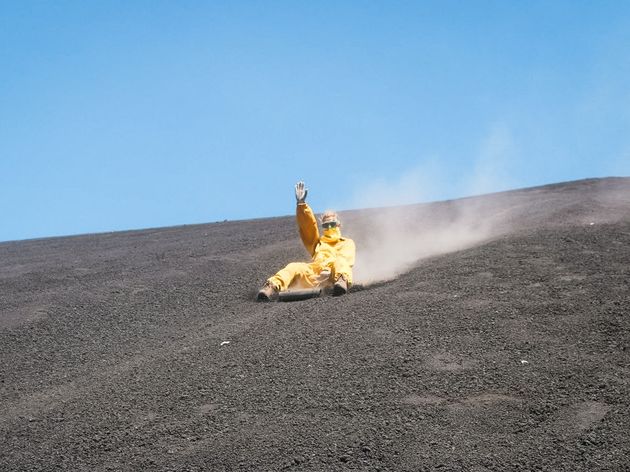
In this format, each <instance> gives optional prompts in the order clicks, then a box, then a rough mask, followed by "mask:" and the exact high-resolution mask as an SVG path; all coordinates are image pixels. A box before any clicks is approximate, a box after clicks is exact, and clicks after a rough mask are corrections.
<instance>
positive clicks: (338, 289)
mask: <svg viewBox="0 0 630 472" xmlns="http://www.w3.org/2000/svg"><path fill="white" fill-rule="evenodd" d="M347 291H348V281H347V280H346V278H345V277H344V276H343V275H340V276H339V278H338V279H337V281H336V282H335V285H333V297H338V296H340V295H345V294H346V292H347Z"/></svg>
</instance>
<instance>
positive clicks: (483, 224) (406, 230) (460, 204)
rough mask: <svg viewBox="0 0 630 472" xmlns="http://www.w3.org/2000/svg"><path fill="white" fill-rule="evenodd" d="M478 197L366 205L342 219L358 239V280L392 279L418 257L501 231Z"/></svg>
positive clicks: (476, 241) (471, 243) (461, 246)
mask: <svg viewBox="0 0 630 472" xmlns="http://www.w3.org/2000/svg"><path fill="white" fill-rule="evenodd" d="M493 222H494V220H491V219H489V218H486V217H485V216H484V211H483V208H482V207H481V206H480V205H479V204H478V203H477V202H475V201H474V200H459V201H452V202H441V203H433V204H427V205H410V206H407V207H395V208H381V209H374V210H364V211H362V212H359V214H358V215H357V216H355V217H353V218H352V219H348V221H347V222H344V227H345V230H344V232H345V233H347V234H348V235H349V236H351V237H352V238H354V240H355V242H356V243H357V260H356V264H355V270H354V278H355V282H356V283H361V284H369V283H373V282H378V281H384V280H390V279H392V278H394V277H396V276H398V275H400V274H402V273H404V272H406V271H408V270H409V269H410V268H411V267H412V266H413V265H414V264H416V263H417V262H418V261H419V260H422V259H425V258H427V257H432V256H435V255H439V254H445V253H448V252H453V251H458V250H461V249H465V248H468V247H471V246H474V245H477V244H480V243H481V242H483V241H486V240H488V239H490V238H491V237H493V236H496V235H497V234H499V232H500V231H499V230H498V229H497V228H498V227H497V226H495V225H494V224H493Z"/></svg>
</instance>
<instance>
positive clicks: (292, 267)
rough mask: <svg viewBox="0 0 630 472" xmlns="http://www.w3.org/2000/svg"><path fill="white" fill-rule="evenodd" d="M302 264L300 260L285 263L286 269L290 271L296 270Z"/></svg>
mask: <svg viewBox="0 0 630 472" xmlns="http://www.w3.org/2000/svg"><path fill="white" fill-rule="evenodd" d="M301 266H302V264H301V263H300V262H291V263H289V264H287V269H289V270H290V271H292V272H297V271H299V270H300V268H301Z"/></svg>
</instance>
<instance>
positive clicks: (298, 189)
mask: <svg viewBox="0 0 630 472" xmlns="http://www.w3.org/2000/svg"><path fill="white" fill-rule="evenodd" d="M307 194H308V189H307V188H306V187H305V186H304V182H302V181H301V180H300V181H299V182H298V183H297V184H295V199H296V200H297V202H298V203H304V201H305V200H306V195H307Z"/></svg>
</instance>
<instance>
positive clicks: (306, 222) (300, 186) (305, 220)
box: [295, 181, 319, 256]
mask: <svg viewBox="0 0 630 472" xmlns="http://www.w3.org/2000/svg"><path fill="white" fill-rule="evenodd" d="M307 193H308V189H307V188H306V186H305V185H304V182H302V181H300V182H298V183H297V184H296V185H295V199H296V200H297V208H296V209H295V216H296V219H297V224H298V228H299V230H300V238H301V239H302V243H303V244H304V247H305V248H306V250H307V251H308V253H309V254H310V255H311V256H313V254H315V248H316V247H317V243H318V242H319V229H318V227H317V219H316V218H315V215H314V214H313V210H311V207H309V206H308V204H307V203H306V201H305V200H306V195H307Z"/></svg>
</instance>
